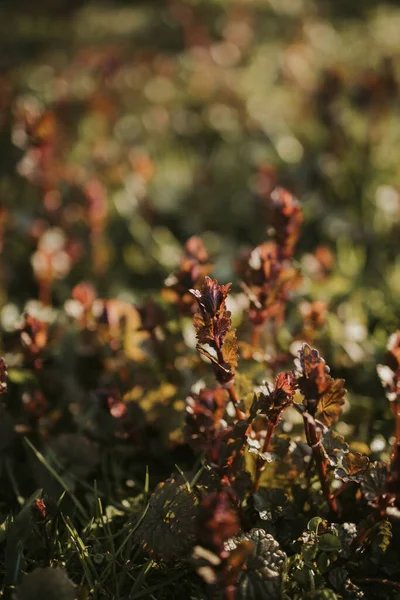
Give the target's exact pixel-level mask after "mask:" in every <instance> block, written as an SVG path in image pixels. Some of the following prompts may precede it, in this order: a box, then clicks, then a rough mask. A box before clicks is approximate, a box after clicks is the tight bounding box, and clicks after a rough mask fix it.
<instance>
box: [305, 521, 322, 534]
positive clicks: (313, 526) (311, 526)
mask: <svg viewBox="0 0 400 600" xmlns="http://www.w3.org/2000/svg"><path fill="white" fill-rule="evenodd" d="M321 523H323V519H321V517H313V518H312V519H311V520H310V521H308V523H307V529H308V531H311V532H312V533H315V534H318V527H319V526H320V525H321Z"/></svg>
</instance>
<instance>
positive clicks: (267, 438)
mask: <svg viewBox="0 0 400 600" xmlns="http://www.w3.org/2000/svg"><path fill="white" fill-rule="evenodd" d="M275 427H276V423H274V422H272V421H269V422H268V425H267V433H266V436H265V439H264V443H263V447H262V450H261V454H265V452H268V450H269V445H270V443H271V439H272V435H273V433H274V429H275ZM264 469H265V460H263V459H262V458H261V457H260V456H258V457H257V463H256V476H255V479H254V484H253V492H256V491H257V490H258V488H259V487H260V477H261V473H262V472H263V471H264Z"/></svg>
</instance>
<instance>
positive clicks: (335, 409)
mask: <svg viewBox="0 0 400 600" xmlns="http://www.w3.org/2000/svg"><path fill="white" fill-rule="evenodd" d="M343 385H344V379H333V380H332V382H331V385H330V386H329V389H328V390H327V391H326V392H324V393H323V394H322V396H321V397H320V399H319V401H318V406H317V413H316V415H315V416H316V419H318V420H319V421H321V422H322V423H323V424H324V425H326V426H327V427H330V426H331V425H332V424H333V423H334V422H335V421H337V420H338V418H339V416H340V413H341V412H342V406H343V404H344V395H345V393H346V390H345V389H344V387H343Z"/></svg>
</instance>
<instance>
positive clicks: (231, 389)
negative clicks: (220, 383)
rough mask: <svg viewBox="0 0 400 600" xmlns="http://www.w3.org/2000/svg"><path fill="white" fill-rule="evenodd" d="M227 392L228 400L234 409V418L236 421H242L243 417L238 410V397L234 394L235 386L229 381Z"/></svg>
mask: <svg viewBox="0 0 400 600" xmlns="http://www.w3.org/2000/svg"><path fill="white" fill-rule="evenodd" d="M226 389H227V390H228V394H229V398H230V399H231V401H232V404H233V406H234V407H235V412H236V418H237V420H238V421H243V420H244V419H245V416H244V415H243V413H242V411H241V410H240V408H239V397H238V395H237V393H236V390H235V386H234V385H233V381H231V382H230V383H229V385H228V387H227V388H226Z"/></svg>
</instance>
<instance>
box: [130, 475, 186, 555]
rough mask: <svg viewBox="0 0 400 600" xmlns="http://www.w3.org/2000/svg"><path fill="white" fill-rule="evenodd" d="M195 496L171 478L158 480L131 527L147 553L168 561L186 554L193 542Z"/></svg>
mask: <svg viewBox="0 0 400 600" xmlns="http://www.w3.org/2000/svg"><path fill="white" fill-rule="evenodd" d="M196 516H197V509H196V498H195V496H194V494H193V493H192V492H189V490H188V488H187V486H186V485H184V484H181V483H178V482H176V481H174V480H173V479H167V480H166V481H164V482H162V483H160V484H159V485H158V486H157V488H156V489H155V491H154V492H153V494H152V495H151V496H150V500H149V508H148V510H147V512H146V514H145V516H144V518H143V519H142V521H141V522H140V524H139V526H138V528H137V529H136V531H135V539H136V540H137V542H139V543H140V544H141V546H142V547H143V548H144V549H145V550H147V552H148V553H149V554H150V556H152V557H155V558H161V559H163V560H165V561H172V560H176V559H178V558H182V557H183V556H186V555H187V554H188V553H189V552H190V549H191V548H192V546H193V544H194V542H195V531H196Z"/></svg>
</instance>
